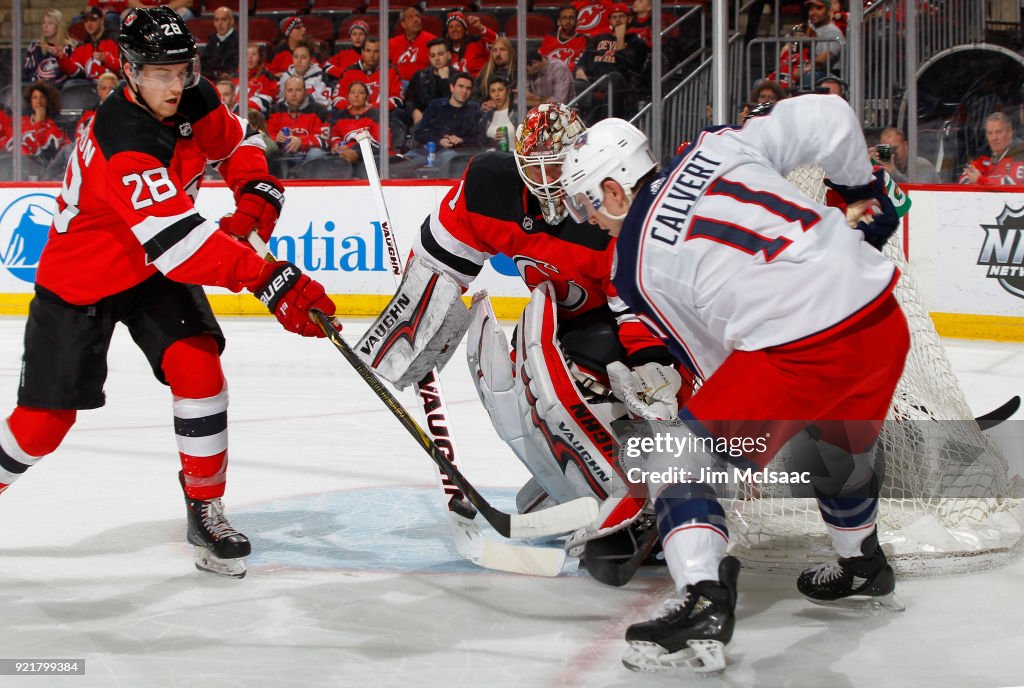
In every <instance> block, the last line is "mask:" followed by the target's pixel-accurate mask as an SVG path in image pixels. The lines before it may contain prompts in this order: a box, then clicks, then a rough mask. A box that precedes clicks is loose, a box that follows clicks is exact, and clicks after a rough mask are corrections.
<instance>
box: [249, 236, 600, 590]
mask: <svg viewBox="0 0 1024 688" xmlns="http://www.w3.org/2000/svg"><path fill="white" fill-rule="evenodd" d="M248 241H249V244H250V245H251V246H252V247H253V249H255V251H256V253H257V254H259V255H260V256H261V257H263V258H265V259H266V260H274V259H275V258H274V255H273V254H272V253H271V252H270V248H269V247H268V246H267V244H266V243H265V242H264V241H263V239H261V238H260V236H259V235H258V234H257V233H256V232H255V231H253V232H251V233H250V234H249V236H248ZM310 319H311V320H313V322H315V323H316V324H317V325H318V326H319V327H320V329H321V330H323V332H324V334H325V335H327V338H328V339H329V340H330V341H331V343H332V344H334V346H335V347H336V348H337V349H338V350H339V351H341V353H342V355H343V356H344V357H345V359H346V360H347V361H348V362H349V363H350V364H351V365H352V367H354V368H355V369H356V372H357V373H359V375H360V377H362V378H363V380H364V381H365V382H366V383H367V384H368V385H369V386H370V388H371V389H372V390H373V391H374V392H375V393H376V394H377V396H378V398H380V399H381V400H382V401H383V402H384V403H385V405H387V407H388V409H389V410H390V411H391V412H392V414H394V416H395V417H396V418H398V420H399V421H400V422H401V423H402V425H403V426H404V427H405V428H406V429H407V430H408V431H409V433H410V434H411V435H412V436H413V437H414V438H416V439H417V440H418V441H419V442H420V446H422V447H423V448H424V449H425V450H426V451H427V453H428V454H429V455H430V457H431V458H432V459H434V461H435V462H436V463H437V465H438V468H440V469H441V470H442V471H443V472H444V474H445V476H446V477H447V478H448V479H449V480H450V481H451V482H452V483H453V484H454V485H455V486H456V487H458V489H459V490H460V491H461V493H463V494H465V495H467V497H468V499H469V503H468V504H467V506H469V504H472V507H475V508H476V509H477V510H479V512H480V513H482V514H483V515H484V518H485V519H487V522H488V523H490V524H491V525H492V526H494V529H495V530H497V531H498V532H499V533H500V534H502V535H504V536H505V537H507V538H509V537H511V538H534V537H547V536H550V535H557V534H560V533H565V532H568V531H572V530H576V529H577V528H581V527H583V526H585V525H588V524H590V523H592V522H593V521H594V520H595V519H596V518H597V514H598V511H597V502H596V501H595V500H594V499H592V498H590V497H582V498H580V499H576V500H573V501H571V502H566V503H565V504H560V505H557V506H555V507H552V508H549V509H542V510H540V511H535V512H533V513H530V514H522V515H521V514H507V513H505V512H503V511H500V510H498V509H496V508H495V507H493V506H492V505H491V504H490V502H488V501H487V500H486V499H485V498H484V497H483V495H481V494H480V493H479V492H477V490H476V488H474V487H473V485H472V484H471V483H470V482H469V481H468V480H467V479H466V478H465V476H463V475H462V473H461V472H460V471H459V469H458V468H457V467H456V466H455V465H454V464H453V463H452V462H451V460H450V459H449V458H448V457H447V455H446V454H445V453H444V452H443V451H441V449H439V448H438V447H437V445H436V444H434V442H433V441H432V440H431V439H430V437H428V436H427V434H426V432H425V431H424V430H423V428H421V427H420V426H419V424H418V423H416V421H415V420H414V419H413V418H412V417H411V416H410V415H409V413H408V411H406V410H405V408H404V407H403V406H402V405H401V403H400V402H399V401H398V400H397V399H396V398H395V397H394V395H393V394H391V392H390V391H388V389H387V388H386V387H384V385H383V383H382V382H381V381H380V380H379V379H378V378H377V376H376V375H374V373H373V371H372V370H370V369H369V368H367V367H366V364H364V363H363V362H362V360H360V359H359V357H358V356H357V355H356V354H355V352H354V351H352V349H351V347H349V345H348V343H347V342H346V341H345V340H344V338H343V337H342V336H341V334H340V333H339V332H338V330H337V329H336V328H335V327H334V325H333V324H332V322H331V320H330V318H328V317H327V316H326V315H325V314H324V313H323V312H322V311H319V310H314V311H312V312H311V313H310ZM453 516H455V517H457V520H456V518H450V519H449V524H450V526H451V532H452V538H453V540H454V541H455V545H456V548H457V549H458V550H459V552H460V554H463V556H465V557H466V558H467V559H469V560H471V561H473V562H474V563H477V564H479V565H480V566H483V567H484V568H489V569H495V570H499V571H508V572H512V573H525V574H531V575H535V576H547V577H552V576H557V575H558V574H559V573H560V572H561V570H562V565H563V563H564V562H565V557H566V554H565V551H564V550H562V549H561V548H553V547H527V546H521V545H520V546H517V545H510V544H507V543H502V542H498V541H495V540H491V539H489V538H484V537H483V534H482V533H481V532H480V529H479V526H477V524H476V523H475V522H473V521H472V520H468V519H466V518H465V517H462V516H460V515H459V514H453Z"/></svg>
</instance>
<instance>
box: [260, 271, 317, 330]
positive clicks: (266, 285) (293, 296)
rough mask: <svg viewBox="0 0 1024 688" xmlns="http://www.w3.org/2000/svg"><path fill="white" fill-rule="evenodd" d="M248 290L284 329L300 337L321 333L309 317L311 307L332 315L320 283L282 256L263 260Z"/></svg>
mask: <svg viewBox="0 0 1024 688" xmlns="http://www.w3.org/2000/svg"><path fill="white" fill-rule="evenodd" d="M251 290H252V293H253V294H254V295H255V296H256V298H258V299H259V300H260V301H261V302H262V303H263V305H264V306H266V307H267V309H268V310H269V311H270V312H271V313H273V314H274V316H275V317H276V318H277V320H278V322H280V323H281V325H283V326H284V329H286V330H288V331H289V332H294V333H296V334H299V335H302V336H303V337H323V336H324V333H323V332H322V331H321V330H320V328H319V327H318V326H317V325H316V324H315V323H313V321H312V320H310V319H309V311H310V310H311V309H313V308H316V309H318V310H321V311H323V312H324V313H325V314H326V315H334V302H333V301H331V300H330V299H329V298H328V297H327V294H326V293H325V292H324V287H323V285H322V284H320V283H319V282H317V281H316V280H312V279H310V278H309V276H308V275H305V274H303V273H302V271H301V270H299V269H298V268H297V267H295V265H293V264H292V263H289V262H287V261H284V260H279V261H277V262H275V263H267V264H266V266H265V267H264V268H263V270H261V271H260V276H259V277H258V278H257V279H256V283H255V285H254V286H253V287H251Z"/></svg>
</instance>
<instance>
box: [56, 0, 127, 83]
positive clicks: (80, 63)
mask: <svg viewBox="0 0 1024 688" xmlns="http://www.w3.org/2000/svg"><path fill="white" fill-rule="evenodd" d="M82 14H83V16H84V20H83V21H84V24H83V26H84V28H85V34H86V35H85V41H84V42H83V43H82V44H81V45H79V46H78V47H77V48H75V50H74V52H72V53H71V55H70V56H68V57H62V58H60V59H59V60H58V63H59V64H60V68H61V69H62V70H63V71H64V73H65V74H67V75H68V81H69V82H70V81H82V82H86V83H90V84H95V83H96V80H97V79H99V77H100V74H103V73H104V72H114V73H115V74H117V73H118V72H120V71H121V59H120V52H119V50H118V47H117V43H115V42H114V41H113V40H111V38H110V37H109V36H108V35H107V33H106V30H105V27H104V26H103V10H101V9H100V8H99V7H94V6H89V7H86V8H85V12H83V13H82ZM64 85H65V86H67V85H68V84H67V83H65V84H64Z"/></svg>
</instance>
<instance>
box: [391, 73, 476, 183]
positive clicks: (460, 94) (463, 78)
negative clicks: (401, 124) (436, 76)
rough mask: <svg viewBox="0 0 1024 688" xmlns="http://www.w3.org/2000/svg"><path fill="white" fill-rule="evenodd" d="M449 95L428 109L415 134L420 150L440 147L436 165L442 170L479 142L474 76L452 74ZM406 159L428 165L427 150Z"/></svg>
mask: <svg viewBox="0 0 1024 688" xmlns="http://www.w3.org/2000/svg"><path fill="white" fill-rule="evenodd" d="M449 88H450V95H449V96H448V97H447V98H438V99H437V100H435V101H432V102H431V103H430V105H428V106H427V110H426V112H424V113H423V119H422V120H420V123H419V125H418V126H417V127H416V129H415V130H413V138H414V139H416V142H417V143H418V144H419V145H420V146H426V145H427V144H428V143H430V142H432V141H433V142H434V143H436V144H437V154H436V164H437V166H438V167H442V166H443V165H445V164H446V163H447V162H448V161H450V160H451V159H452V158H454V157H455V155H456V154H457V153H459V152H465V151H467V150H469V149H473V148H476V147H477V146H479V145H480V143H481V138H480V135H481V134H480V106H479V105H477V104H476V103H475V102H474V101H472V100H470V96H471V95H472V94H473V76H472V75H471V74H470V73H469V72H455V73H454V74H452V79H451V86H450V87H449ZM407 157H409V158H410V159H412V160H415V161H426V159H427V154H426V150H425V148H416V149H413V150H411V151H409V153H408V155H407Z"/></svg>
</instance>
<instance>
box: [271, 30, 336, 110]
mask: <svg viewBox="0 0 1024 688" xmlns="http://www.w3.org/2000/svg"><path fill="white" fill-rule="evenodd" d="M292 60H293V62H292V65H291V66H290V67H288V69H286V70H285V71H284V74H282V75H281V78H280V79H279V80H278V88H279V92H283V91H284V82H285V81H287V80H288V79H290V78H291V77H293V76H297V77H299V78H300V79H302V81H303V83H305V84H306V93H308V94H309V95H310V97H311V98H312V99H313V100H315V101H316V102H317V103H319V104H320V105H323V106H324V107H330V105H331V87H330V86H328V85H327V84H326V83H325V82H324V73H323V70H321V69H320V65H318V64H317V63H316V62H314V61H313V46H311V45H310V44H309V43H308V42H307V43H301V44H299V45H297V46H295V48H294V49H293V50H292Z"/></svg>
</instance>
